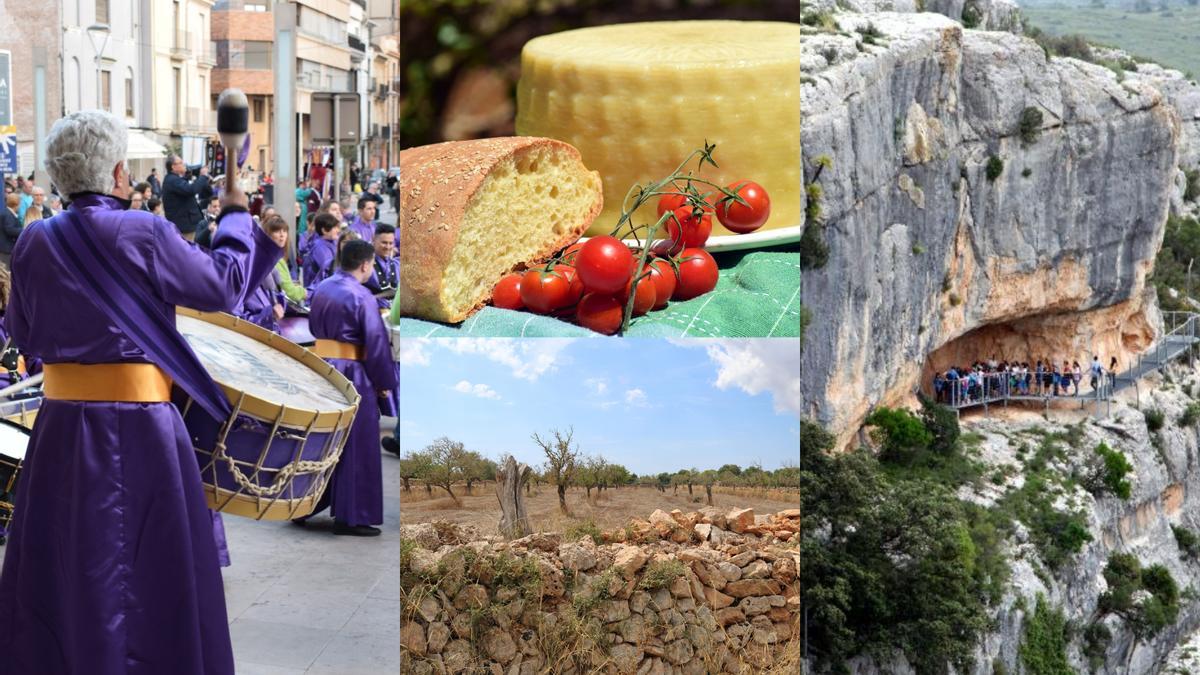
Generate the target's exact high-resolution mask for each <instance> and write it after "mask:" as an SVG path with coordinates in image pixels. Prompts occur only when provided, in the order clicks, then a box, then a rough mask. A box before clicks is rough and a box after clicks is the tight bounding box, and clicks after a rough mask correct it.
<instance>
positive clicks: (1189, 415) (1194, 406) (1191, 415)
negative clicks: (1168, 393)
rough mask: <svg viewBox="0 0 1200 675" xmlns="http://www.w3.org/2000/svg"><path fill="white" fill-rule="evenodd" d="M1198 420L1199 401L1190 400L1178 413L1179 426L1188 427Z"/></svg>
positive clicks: (1199, 417)
mask: <svg viewBox="0 0 1200 675" xmlns="http://www.w3.org/2000/svg"><path fill="white" fill-rule="evenodd" d="M1196 422H1200V403H1197V402H1195V401H1192V402H1191V403H1189V404H1188V405H1187V407H1186V408H1184V409H1183V412H1182V413H1181V414H1180V415H1179V426H1181V427H1190V426H1192V425H1194V424H1196Z"/></svg>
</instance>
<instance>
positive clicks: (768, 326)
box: [392, 246, 800, 337]
mask: <svg viewBox="0 0 1200 675" xmlns="http://www.w3.org/2000/svg"><path fill="white" fill-rule="evenodd" d="M788 248H790V250H788ZM794 250H795V248H794V246H793V247H780V248H777V249H769V250H765V251H732V252H729V253H718V254H716V255H714V256H713V257H714V258H716V260H717V266H718V267H719V268H720V270H721V271H720V279H719V280H718V281H717V287H716V289H714V290H713V291H712V292H711V293H707V294H705V295H702V296H700V297H698V298H693V299H691V300H687V301H683V302H677V301H672V302H671V303H670V304H669V305H667V307H666V308H665V309H661V310H658V311H654V312H650V313H649V314H647V315H645V316H641V317H638V318H636V319H634V320H633V321H631V322H630V324H629V330H627V331H626V332H625V335H627V336H630V337H799V336H800V254H799V253H795V252H793V251H794ZM392 322H393V323H397V324H398V325H399V326H400V335H401V336H402V337H462V336H466V335H471V336H474V337H586V336H595V335H596V333H594V332H592V331H590V330H588V329H586V328H583V327H581V326H577V325H575V324H573V323H568V322H566V321H560V320H558V319H554V318H552V317H548V316H542V315H539V314H533V313H530V312H523V311H521V312H517V311H512V310H507V309H496V308H495V307H492V306H490V305H489V306H487V307H484V308H483V309H481V310H480V311H478V312H476V313H475V314H473V315H471V317H470V318H468V319H467V320H466V321H464V322H463V323H462V324H460V325H458V326H452V325H448V324H442V323H434V322H430V321H422V320H419V319H409V318H405V319H400V318H399V303H396V305H395V307H393V312H392Z"/></svg>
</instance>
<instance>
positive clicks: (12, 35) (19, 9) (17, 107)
mask: <svg viewBox="0 0 1200 675" xmlns="http://www.w3.org/2000/svg"><path fill="white" fill-rule="evenodd" d="M59 10H60V4H59V3H57V2H0V26H4V27H6V28H5V29H4V30H0V51H7V52H9V53H10V55H11V68H12V77H11V80H9V81H6V82H4V83H3V86H4V87H5V88H7V89H8V95H9V96H10V97H11V101H12V112H13V120H12V121H13V126H15V127H16V135H17V152H18V157H19V163H20V167H19V168H20V170H21V173H23V174H25V175H27V176H28V175H29V174H30V173H32V172H33V170H34V166H33V157H34V139H35V133H34V132H35V129H36V125H35V110H36V107H35V101H34V63H35V62H36V61H41V62H42V63H43V64H44V65H45V78H46V79H45V98H44V101H45V116H44V117H43V120H42V121H43V122H44V123H45V125H46V129H49V128H50V125H51V124H53V123H54V121H55V120H57V119H58V118H59V117H62V110H63V86H62V28H61V26H62V24H61V18H60V11H59Z"/></svg>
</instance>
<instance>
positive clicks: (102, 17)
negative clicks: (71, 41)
mask: <svg viewBox="0 0 1200 675" xmlns="http://www.w3.org/2000/svg"><path fill="white" fill-rule="evenodd" d="M96 23H102V24H106V25H107V24H108V0H96Z"/></svg>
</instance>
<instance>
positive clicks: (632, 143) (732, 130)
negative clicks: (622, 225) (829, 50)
mask: <svg viewBox="0 0 1200 675" xmlns="http://www.w3.org/2000/svg"><path fill="white" fill-rule="evenodd" d="M799 45H800V26H799V25H798V24H788V23H774V22H754V21H674V22H660V23H631V24H617V25H611V26H599V27H595V28H583V29H579V30H571V31H564V32H562V33H554V34H551V35H545V36H542V37H538V38H535V39H533V40H530V41H529V42H528V43H526V45H525V48H524V49H523V50H522V52H521V80H520V83H519V85H518V88H517V133H518V134H522V135H529V136H545V137H549V138H557V139H559V140H561V141H565V142H567V143H570V144H571V145H573V146H575V147H576V148H578V149H579V152H580V154H581V155H582V156H583V161H584V163H585V164H587V165H588V167H590V168H592V169H595V170H597V171H599V172H600V177H601V179H602V180H603V181H604V211H603V212H602V213H601V215H600V218H598V219H597V220H596V222H595V223H594V224H593V225H592V228H591V229H590V230H589V232H588V233H589V234H608V233H610V232H611V231H612V230H613V228H614V227H615V226H616V224H617V221H618V219H619V217H620V214H621V204H622V202H623V201H624V199H625V196H626V194H627V193H628V192H629V190H630V188H631V187H633V185H634V184H635V183H640V184H645V183H647V182H650V181H657V180H661V179H662V178H664V177H666V176H667V175H669V174H670V173H671V171H673V170H674V169H675V168H676V167H677V166H679V163H680V162H682V161H683V159H684V158H685V157H687V156H688V154H689V153H691V152H692V150H695V149H697V148H701V147H703V146H704V143H705V141H708V142H709V143H715V144H716V146H717V147H716V150H715V152H714V155H713V156H714V159H716V162H717V164H719V165H720V168H719V169H714V168H713V167H711V166H707V167H705V169H704V171H703V173H701V174H700V175H701V176H702V177H704V178H706V179H708V180H712V181H713V182H716V183H717V184H719V185H728V184H730V183H733V182H734V181H736V180H752V181H755V182H757V183H759V184H761V185H762V186H763V187H764V188H765V189H766V190H767V193H768V195H770V198H771V217H770V218H769V219H768V221H767V223H766V225H764V228H767V229H769V228H779V227H792V226H796V225H799V224H800V49H799ZM688 169H689V170H694V169H695V164H694V163H693V164H690V165H689V166H688ZM700 187H701V191H705V190H707V189H711V188H706V187H705V186H700ZM654 206H655V205H654V204H653V203H652V204H650V205H649V206H648V208H643V209H642V210H641V211H639V213H638V216H639V217H638V219H637V222H639V223H645V222H651V221H652V220H653V219H654V217H655V213H654ZM728 234H732V233H731V232H730V231H728V230H726V229H725V228H723V227H721V226H720V224H719V223H718V222H717V220H716V218H714V219H713V235H714V236H715V235H728Z"/></svg>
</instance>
